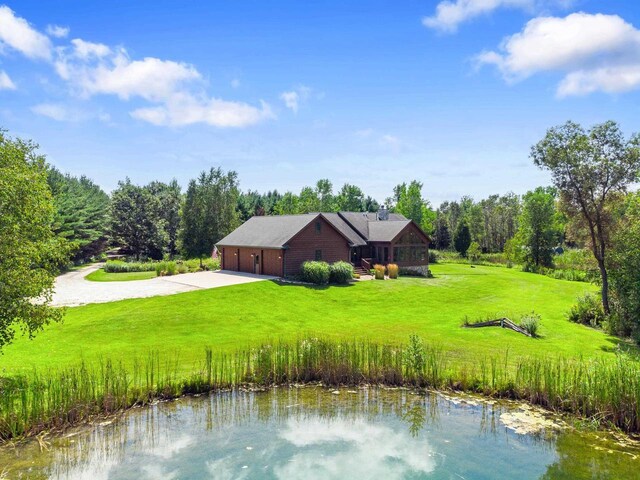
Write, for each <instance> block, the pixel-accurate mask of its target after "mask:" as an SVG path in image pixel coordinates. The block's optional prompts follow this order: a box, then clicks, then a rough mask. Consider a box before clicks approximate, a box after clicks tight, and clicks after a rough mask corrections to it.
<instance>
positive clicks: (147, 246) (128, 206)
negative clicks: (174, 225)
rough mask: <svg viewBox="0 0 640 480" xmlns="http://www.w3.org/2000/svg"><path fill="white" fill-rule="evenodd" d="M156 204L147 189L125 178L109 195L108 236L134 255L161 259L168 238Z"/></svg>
mask: <svg viewBox="0 0 640 480" xmlns="http://www.w3.org/2000/svg"><path fill="white" fill-rule="evenodd" d="M158 203H159V200H158V198H157V197H155V196H154V195H153V194H152V193H151V192H150V191H149V189H147V188H145V187H140V186H138V185H134V184H132V183H131V180H129V179H128V178H127V179H126V180H125V181H124V182H119V183H118V188H117V189H116V190H114V192H113V193H112V195H111V236H112V238H113V240H114V242H116V244H119V245H121V246H123V247H124V248H125V249H127V250H128V251H130V252H131V253H132V254H133V255H135V256H136V258H140V257H141V256H150V257H152V258H156V259H158V258H162V252H163V249H164V247H165V246H166V245H167V243H168V237H167V234H166V225H165V224H166V222H165V221H164V220H163V219H161V218H159V217H158V212H159V210H160V205H159V204H158Z"/></svg>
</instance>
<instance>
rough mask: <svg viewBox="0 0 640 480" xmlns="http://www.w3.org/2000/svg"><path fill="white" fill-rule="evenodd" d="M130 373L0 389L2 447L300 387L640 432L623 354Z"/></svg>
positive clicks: (403, 348)
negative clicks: (183, 399) (416, 398)
mask: <svg viewBox="0 0 640 480" xmlns="http://www.w3.org/2000/svg"><path fill="white" fill-rule="evenodd" d="M132 365H133V366H132V367H129V366H127V365H124V364H123V363H121V362H118V363H112V362H111V361H109V360H104V361H102V362H100V363H99V364H94V365H90V366H88V365H86V364H82V365H80V366H78V367H75V368H66V369H62V370H58V371H55V370H49V371H47V372H41V373H37V372H36V371H33V372H30V373H29V374H27V375H23V376H19V377H14V378H8V379H4V380H1V381H0V439H2V440H9V439H11V438H16V437H19V436H24V435H35V434H37V433H39V432H42V431H46V430H58V429H64V428H65V427H68V426H70V425H74V424H78V423H81V422H85V421H87V420H89V419H91V418H94V417H96V416H100V415H104V414H110V413H114V412H117V411H119V410H122V409H125V408H127V407H130V406H133V405H143V404H145V403H148V402H150V401H152V400H154V399H157V398H165V399H167V398H175V397H178V396H180V395H184V394H195V393H203V392H208V391H212V390H216V389H222V388H230V387H235V386H241V385H247V384H249V385H253V386H268V385H274V384H288V383H302V382H322V383H323V384H325V385H327V386H337V385H359V384H380V385H390V386H403V385H404V386H415V387H418V388H436V389H451V390H457V391H468V392H476V393H482V394H485V395H490V396H495V397H504V398H511V399H521V400H526V401H529V402H531V403H534V404H537V405H541V406H543V407H545V408H548V409H550V410H554V411H559V412H569V413H572V414H575V415H579V416H580V417H584V418H587V419H590V420H592V421H594V422H597V423H599V424H601V425H605V426H615V427H618V428H620V429H622V430H624V431H626V432H638V431H640V364H639V363H637V362H636V361H633V360H631V359H628V358H627V357H625V356H621V355H618V356H615V357H611V358H600V359H592V360H583V359H580V360H575V359H566V358H563V357H556V358H554V359H547V360H540V359H537V358H529V357H517V358H514V357H512V356H511V355H510V354H504V355H500V356H498V355H493V356H488V357H484V358H479V359H478V361H477V362H476V363H475V364H473V365H466V364H460V363H459V362H455V361H452V357H451V355H450V354H449V352H446V351H444V350H442V349H440V348H436V347H433V346H428V345H427V346H425V345H424V344H423V343H422V341H421V340H420V339H419V338H418V337H413V338H412V339H411V341H410V342H409V344H407V345H382V344H378V343H374V342H357V341H354V342H347V341H331V340H317V339H305V340H302V341H296V342H293V343H277V344H269V345H263V346H261V347H257V348H253V349H247V350H238V351H236V352H235V353H233V354H226V353H215V354H214V353H213V352H212V351H211V350H206V351H205V352H203V353H201V359H200V361H199V362H198V363H197V364H196V365H195V366H194V367H193V368H192V370H191V371H190V372H189V373H187V374H184V373H182V372H181V371H180V370H179V369H178V368H177V360H176V359H169V358H163V357H161V356H159V355H157V354H153V355H149V356H148V357H147V358H145V359H143V360H136V361H134V362H133V364H132Z"/></svg>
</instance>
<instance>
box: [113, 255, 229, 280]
mask: <svg viewBox="0 0 640 480" xmlns="http://www.w3.org/2000/svg"><path fill="white" fill-rule="evenodd" d="M103 268H104V271H105V272H107V273H129V272H153V271H154V270H155V272H156V274H157V275H158V276H161V275H176V274H178V273H191V272H199V271H202V270H218V269H219V268H220V260H219V259H215V260H214V259H212V258H207V259H203V260H202V261H200V259H198V258H192V259H189V260H160V261H147V262H124V261H122V260H107V262H106V263H105V265H104V267H103Z"/></svg>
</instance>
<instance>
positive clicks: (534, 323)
mask: <svg viewBox="0 0 640 480" xmlns="http://www.w3.org/2000/svg"><path fill="white" fill-rule="evenodd" d="M539 326H540V315H538V314H537V313H535V312H531V313H528V314H526V315H523V316H522V317H521V318H520V327H521V328H523V329H524V331H525V332H527V333H528V334H529V335H531V336H532V337H537V336H538V327H539Z"/></svg>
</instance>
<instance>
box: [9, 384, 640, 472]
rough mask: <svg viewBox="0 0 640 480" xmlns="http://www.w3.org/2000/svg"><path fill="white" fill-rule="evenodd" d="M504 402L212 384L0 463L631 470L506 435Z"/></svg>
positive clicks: (181, 468) (586, 452) (84, 467)
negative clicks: (211, 390)
mask: <svg viewBox="0 0 640 480" xmlns="http://www.w3.org/2000/svg"><path fill="white" fill-rule="evenodd" d="M505 409H508V407H504V406H499V405H488V404H486V403H480V404H477V405H470V404H460V403H458V402H457V401H452V400H451V399H447V398H443V397H440V396H437V395H430V396H426V397H425V396H421V395H416V394H413V393H411V392H407V391H385V390H378V389H361V390H357V391H347V390H342V391H341V392H340V394H334V393H331V392H328V391H326V390H323V389H319V388H317V389H314V388H303V389H286V388H285V389H277V390H274V391H272V392H269V393H245V392H234V393H222V394H216V395H211V396H208V397H201V398H191V399H183V400H180V401H177V402H170V403H163V404H158V405H155V406H153V407H150V408H144V409H139V410H134V411H131V412H129V413H127V414H126V415H125V416H124V417H122V418H121V419H119V420H117V421H114V422H112V423H104V424H102V425H99V426H97V427H96V428H92V429H85V430H82V431H78V432H76V433H75V434H74V435H70V436H66V437H63V438H59V439H55V440H53V441H52V442H51V443H52V449H51V450H50V451H48V452H43V453H40V452H39V448H38V446H37V445H36V444H35V443H32V444H29V445H27V446H25V447H24V448H18V449H15V450H6V449H5V450H3V451H0V465H3V464H5V465H10V467H9V468H10V470H9V475H8V478H14V477H15V478H52V479H91V480H101V479H130V478H135V479H140V480H144V479H160V478H161V479H178V478H180V479H184V478H188V479H200V478H202V479H205V478H206V479H238V478H240V479H242V478H247V479H249V478H273V479H296V478H300V479H302V478H304V479H316V478H318V479H319V478H323V479H332V478H357V479H377V478H379V479H402V478H411V479H413V478H446V479H449V478H465V479H481V478H540V477H543V476H544V478H606V477H604V476H602V475H599V472H602V473H604V472H606V474H607V475H613V477H612V478H625V475H626V474H627V472H631V470H628V467H629V466H631V467H633V470H634V471H637V468H638V460H634V459H633V458H631V457H630V456H629V455H627V454H625V453H622V452H620V451H618V452H615V453H607V454H606V455H608V457H607V458H606V459H605V458H600V457H599V456H598V455H602V454H603V453H602V452H604V451H605V450H594V449H593V446H592V445H588V442H586V441H585V438H584V437H581V436H579V435H577V434H561V435H560V436H559V437H557V435H556V434H555V433H554V432H549V431H547V432H542V433H540V434H537V435H519V434H515V433H513V432H512V431H511V430H509V429H507V428H505V426H504V425H502V424H501V423H500V415H501V414H502V413H503V412H504V411H505ZM576 452H578V453H579V455H574V453H576ZM627 453H629V452H627ZM600 463H601V464H602V466H601V467H600V466H599V465H600ZM1 470H2V469H1V468H0V471H1ZM577 472H580V475H582V474H584V476H577V475H576V473H577ZM563 475H564V476H563ZM628 478H635V477H628Z"/></svg>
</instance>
